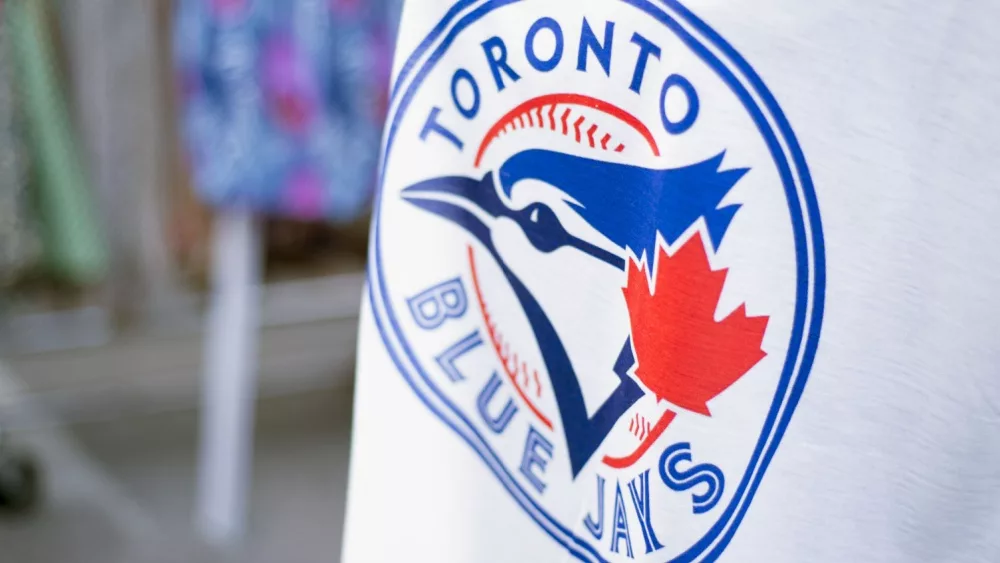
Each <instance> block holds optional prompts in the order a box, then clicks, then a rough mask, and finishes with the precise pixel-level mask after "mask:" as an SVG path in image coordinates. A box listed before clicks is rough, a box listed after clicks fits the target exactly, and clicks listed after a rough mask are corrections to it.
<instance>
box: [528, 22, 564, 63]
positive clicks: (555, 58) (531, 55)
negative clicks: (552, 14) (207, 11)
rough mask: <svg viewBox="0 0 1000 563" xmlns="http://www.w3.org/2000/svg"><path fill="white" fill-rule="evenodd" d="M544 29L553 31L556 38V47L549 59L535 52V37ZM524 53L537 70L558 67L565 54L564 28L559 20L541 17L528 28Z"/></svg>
mask: <svg viewBox="0 0 1000 563" xmlns="http://www.w3.org/2000/svg"><path fill="white" fill-rule="evenodd" d="M543 29H548V30H549V31H551V32H552V35H553V36H554V37H555V40H556V48H555V50H554V51H553V52H552V56H551V57H549V59H548V60H547V61H543V60H541V59H540V58H538V55H537V54H536V53H535V37H536V36H537V35H538V32H539V31H541V30H543ZM524 54H525V55H526V56H527V57H528V62H529V63H531V66H533V67H535V70H538V71H540V72H548V71H550V70H552V69H554V68H556V66H557V65H558V64H559V61H560V60H562V55H563V32H562V28H561V27H559V22H557V21H556V20H554V19H552V18H548V17H545V18H539V20H538V21H536V22H535V23H534V24H532V26H531V29H529V30H528V35H527V36H526V37H525V38H524Z"/></svg>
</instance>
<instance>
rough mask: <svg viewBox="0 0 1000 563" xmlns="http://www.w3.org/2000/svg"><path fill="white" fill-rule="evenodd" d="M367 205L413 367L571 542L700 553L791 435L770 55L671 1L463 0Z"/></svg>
mask: <svg viewBox="0 0 1000 563" xmlns="http://www.w3.org/2000/svg"><path fill="white" fill-rule="evenodd" d="M382 176H383V177H382V191H381V194H380V201H379V204H378V206H377V207H378V208H377V210H376V216H375V224H374V226H373V234H374V245H373V249H372V256H371V280H370V293H371V304H372V310H373V313H374V318H375V320H376V323H377V325H378V328H379V330H380V332H381V334H382V337H383V340H384V342H385V345H386V347H387V349H388V351H389V353H390V355H391V357H392V358H393V360H394V361H395V363H396V365H397V366H398V368H399V370H400V372H401V374H402V375H403V378H404V380H405V381H406V382H408V383H409V385H410V386H411V387H412V388H413V390H414V391H415V392H416V394H417V397H418V398H419V399H420V400H421V401H422V402H423V403H424V405H426V407H427V408H428V410H429V411H430V412H431V413H433V414H435V415H436V416H438V417H439V418H440V419H441V420H442V421H443V422H444V423H445V424H446V425H447V426H448V428H450V429H451V430H452V431H454V432H455V433H456V434H457V435H458V436H459V437H460V438H462V439H463V440H464V441H465V442H466V443H467V444H468V445H469V446H470V447H471V448H472V449H473V450H474V451H475V452H476V453H477V454H478V455H479V456H480V457H481V458H482V460H483V462H484V464H485V467H486V469H487V470H489V471H491V472H492V473H493V474H494V475H495V476H496V477H497V479H498V482H499V485H500V486H502V487H503V488H504V489H505V490H506V491H507V492H508V493H509V494H510V497H511V502H514V503H517V504H518V505H519V506H520V507H521V508H522V509H523V511H524V513H525V518H526V519H527V520H526V521H527V522H534V523H535V524H537V526H538V527H539V528H540V529H541V531H542V532H543V533H544V534H547V535H548V536H550V537H551V538H552V540H554V542H555V543H554V544H552V545H553V546H559V548H560V549H565V550H566V551H567V552H569V553H570V554H572V555H573V556H575V557H577V558H578V559H581V560H584V561H631V560H639V561H658V562H662V561H707V560H715V559H717V558H719V557H720V556H721V555H722V554H723V553H724V552H725V549H726V547H727V545H728V544H729V542H730V539H731V538H732V536H733V534H735V532H736V530H737V528H738V526H739V524H740V523H741V521H742V520H743V518H744V516H745V515H746V513H747V510H748V508H749V506H750V503H751V501H752V500H753V498H754V495H755V492H756V490H757V487H758V485H759V483H760V481H761V479H763V478H764V475H765V471H766V469H767V467H768V465H769V463H770V462H771V460H772V458H773V457H774V454H775V452H776V450H777V448H778V445H779V444H780V442H781V438H782V436H783V434H784V431H785V428H786V427H787V425H788V423H789V421H790V419H791V416H792V413H793V412H794V410H795V407H796V405H797V402H798V399H799V396H800V395H801V393H802V391H803V388H804V386H805V383H806V380H807V377H808V372H809V368H810V365H811V362H812V359H813V356H814V354H815V350H816V346H817V342H818V337H819V329H820V322H821V319H822V310H823V283H824V277H823V276H824V266H823V264H824V256H823V245H822V232H821V227H820V222H819V211H818V207H817V204H816V201H815V197H814V195H813V188H812V184H811V180H810V177H809V172H808V169H807V167H806V163H805V158H804V156H803V155H802V152H801V150H800V148H799V146H798V144H797V141H796V139H795V136H794V134H793V132H792V130H791V127H790V125H789V124H788V122H787V120H786V118H785V116H784V115H783V113H782V112H781V110H780V108H779V107H778V105H777V103H776V101H775V99H774V97H773V96H772V95H771V94H770V92H769V91H768V90H767V89H766V87H765V86H764V85H763V83H762V81H761V80H760V78H759V77H758V76H757V75H756V73H755V72H754V71H753V69H752V68H751V67H750V66H749V64H747V63H746V62H745V61H744V60H743V59H742V58H741V57H740V56H739V55H738V54H737V53H736V52H735V51H734V50H733V49H732V47H731V46H729V45H728V44H727V43H726V42H725V41H724V40H722V38H721V37H719V36H718V35H717V34H716V33H715V32H714V31H713V30H712V29H711V28H709V27H708V26H707V25H706V24H705V23H704V22H703V21H701V20H700V19H698V18H697V17H696V16H694V15H693V14H692V13H690V12H689V11H688V10H687V9H685V8H684V7H683V6H682V5H680V4H679V3H677V2H675V1H671V0H667V1H651V0H591V1H581V2H576V3H572V5H570V4H565V5H563V3H560V5H559V6H558V7H556V6H554V5H553V4H551V3H546V2H541V1H531V0H522V1H516V0H493V1H474V0H465V1H459V2H456V3H455V5H454V6H453V7H452V9H451V10H450V11H449V12H448V13H447V14H446V15H445V18H444V19H443V20H442V21H441V22H440V23H439V24H438V25H436V26H435V27H434V28H433V30H432V32H431V33H430V35H429V36H428V37H427V38H425V39H424V40H423V41H422V42H420V43H419V44H418V45H417V46H416V49H415V51H414V52H413V53H412V55H410V56H409V57H408V58H407V59H406V60H405V62H404V64H403V65H402V67H401V71H400V73H399V76H398V78H397V81H396V85H395V86H394V89H393V93H392V105H391V109H390V120H389V126H388V135H387V138H386V145H385V160H384V163H383V171H382Z"/></svg>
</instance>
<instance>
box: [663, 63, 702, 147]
mask: <svg viewBox="0 0 1000 563" xmlns="http://www.w3.org/2000/svg"><path fill="white" fill-rule="evenodd" d="M674 87H676V88H679V89H680V91H681V92H683V93H684V97H685V98H687V111H686V112H685V114H684V117H683V118H682V119H681V120H680V121H671V120H670V118H669V117H667V93H668V92H669V91H670V89H671V88H674ZM699 105H700V104H699V102H698V93H697V92H696V91H695V89H694V85H692V84H691V82H690V81H689V80H688V79H687V78H684V77H683V76H681V75H679V74H671V75H670V76H668V77H667V79H666V80H664V81H663V90H661V91H660V119H662V120H663V128H664V129H666V130H667V133H670V134H671V135H680V134H681V133H683V132H685V131H687V130H688V129H690V128H691V126H692V125H694V120H695V119H698V109H699Z"/></svg>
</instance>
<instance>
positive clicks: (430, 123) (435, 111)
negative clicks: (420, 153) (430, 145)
mask: <svg viewBox="0 0 1000 563" xmlns="http://www.w3.org/2000/svg"><path fill="white" fill-rule="evenodd" d="M440 114H441V108H439V107H434V108H431V113H430V115H428V116H427V121H426V122H425V123H424V128H423V129H421V130H420V140H421V141H425V142H426V141H427V136H428V135H430V134H431V133H437V134H438V135H441V136H442V137H444V138H445V139H448V140H449V141H451V143H452V144H453V145H455V146H456V147H458V150H462V147H464V146H465V145H464V144H463V143H462V140H461V139H459V138H458V137H457V136H456V135H455V134H454V133H452V132H451V131H449V130H448V129H447V128H446V127H445V126H444V125H441V124H440V123H438V120H437V119H438V115H440Z"/></svg>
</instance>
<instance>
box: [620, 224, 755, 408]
mask: <svg viewBox="0 0 1000 563" xmlns="http://www.w3.org/2000/svg"><path fill="white" fill-rule="evenodd" d="M655 260H656V264H655V267H654V269H653V271H654V272H655V273H656V280H655V281H654V283H653V285H652V287H650V284H649V281H648V279H649V277H648V274H647V271H646V265H645V264H643V265H642V266H641V267H639V266H638V265H637V264H636V263H635V261H634V260H629V266H628V283H627V286H626V287H625V288H623V289H622V292H623V293H624V294H625V301H626V303H627V304H628V311H629V317H630V318H631V321H632V344H633V346H634V347H635V352H636V356H637V357H638V363H639V367H638V368H636V370H635V374H636V377H638V378H639V380H640V381H642V382H643V384H645V385H646V387H647V388H649V390H650V391H652V392H653V393H654V394H655V396H656V398H657V399H658V400H666V401H669V402H670V403H672V404H674V405H677V406H678V407H681V408H684V409H687V410H690V411H693V412H696V413H699V414H703V415H706V416H711V413H710V412H709V410H708V405H707V403H708V401H710V400H712V399H714V398H715V397H717V396H718V395H719V394H720V393H722V392H723V391H725V390H726V389H727V388H729V386H730V385H732V384H733V383H734V382H736V380H738V379H739V378H741V377H743V375H744V374H745V373H746V372H747V371H749V370H750V368H752V367H753V366H754V365H756V364H757V362H759V361H760V360H762V359H763V358H764V356H765V355H766V354H765V353H764V351H763V350H761V348H760V346H761V342H762V340H763V338H764V330H765V329H767V322H768V317H765V316H761V317H747V316H746V309H745V307H744V305H740V306H739V308H737V309H736V310H735V311H733V312H732V313H731V314H730V315H729V316H728V317H726V318H725V319H723V320H721V321H716V320H715V309H716V307H717V305H718V303H719V296H720V294H721V293H722V286H723V285H724V284H725V282H726V276H727V270H725V269H722V270H712V267H711V266H710V265H709V263H708V256H707V254H706V252H705V245H704V243H703V242H702V240H701V235H700V234H696V235H695V236H693V237H692V238H691V239H690V240H688V241H687V242H686V243H685V244H684V246H682V247H681V248H680V249H679V250H678V251H676V252H675V253H674V255H673V256H667V253H666V251H664V250H663V249H662V248H660V249H659V251H658V252H657V256H656V258H655Z"/></svg>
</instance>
